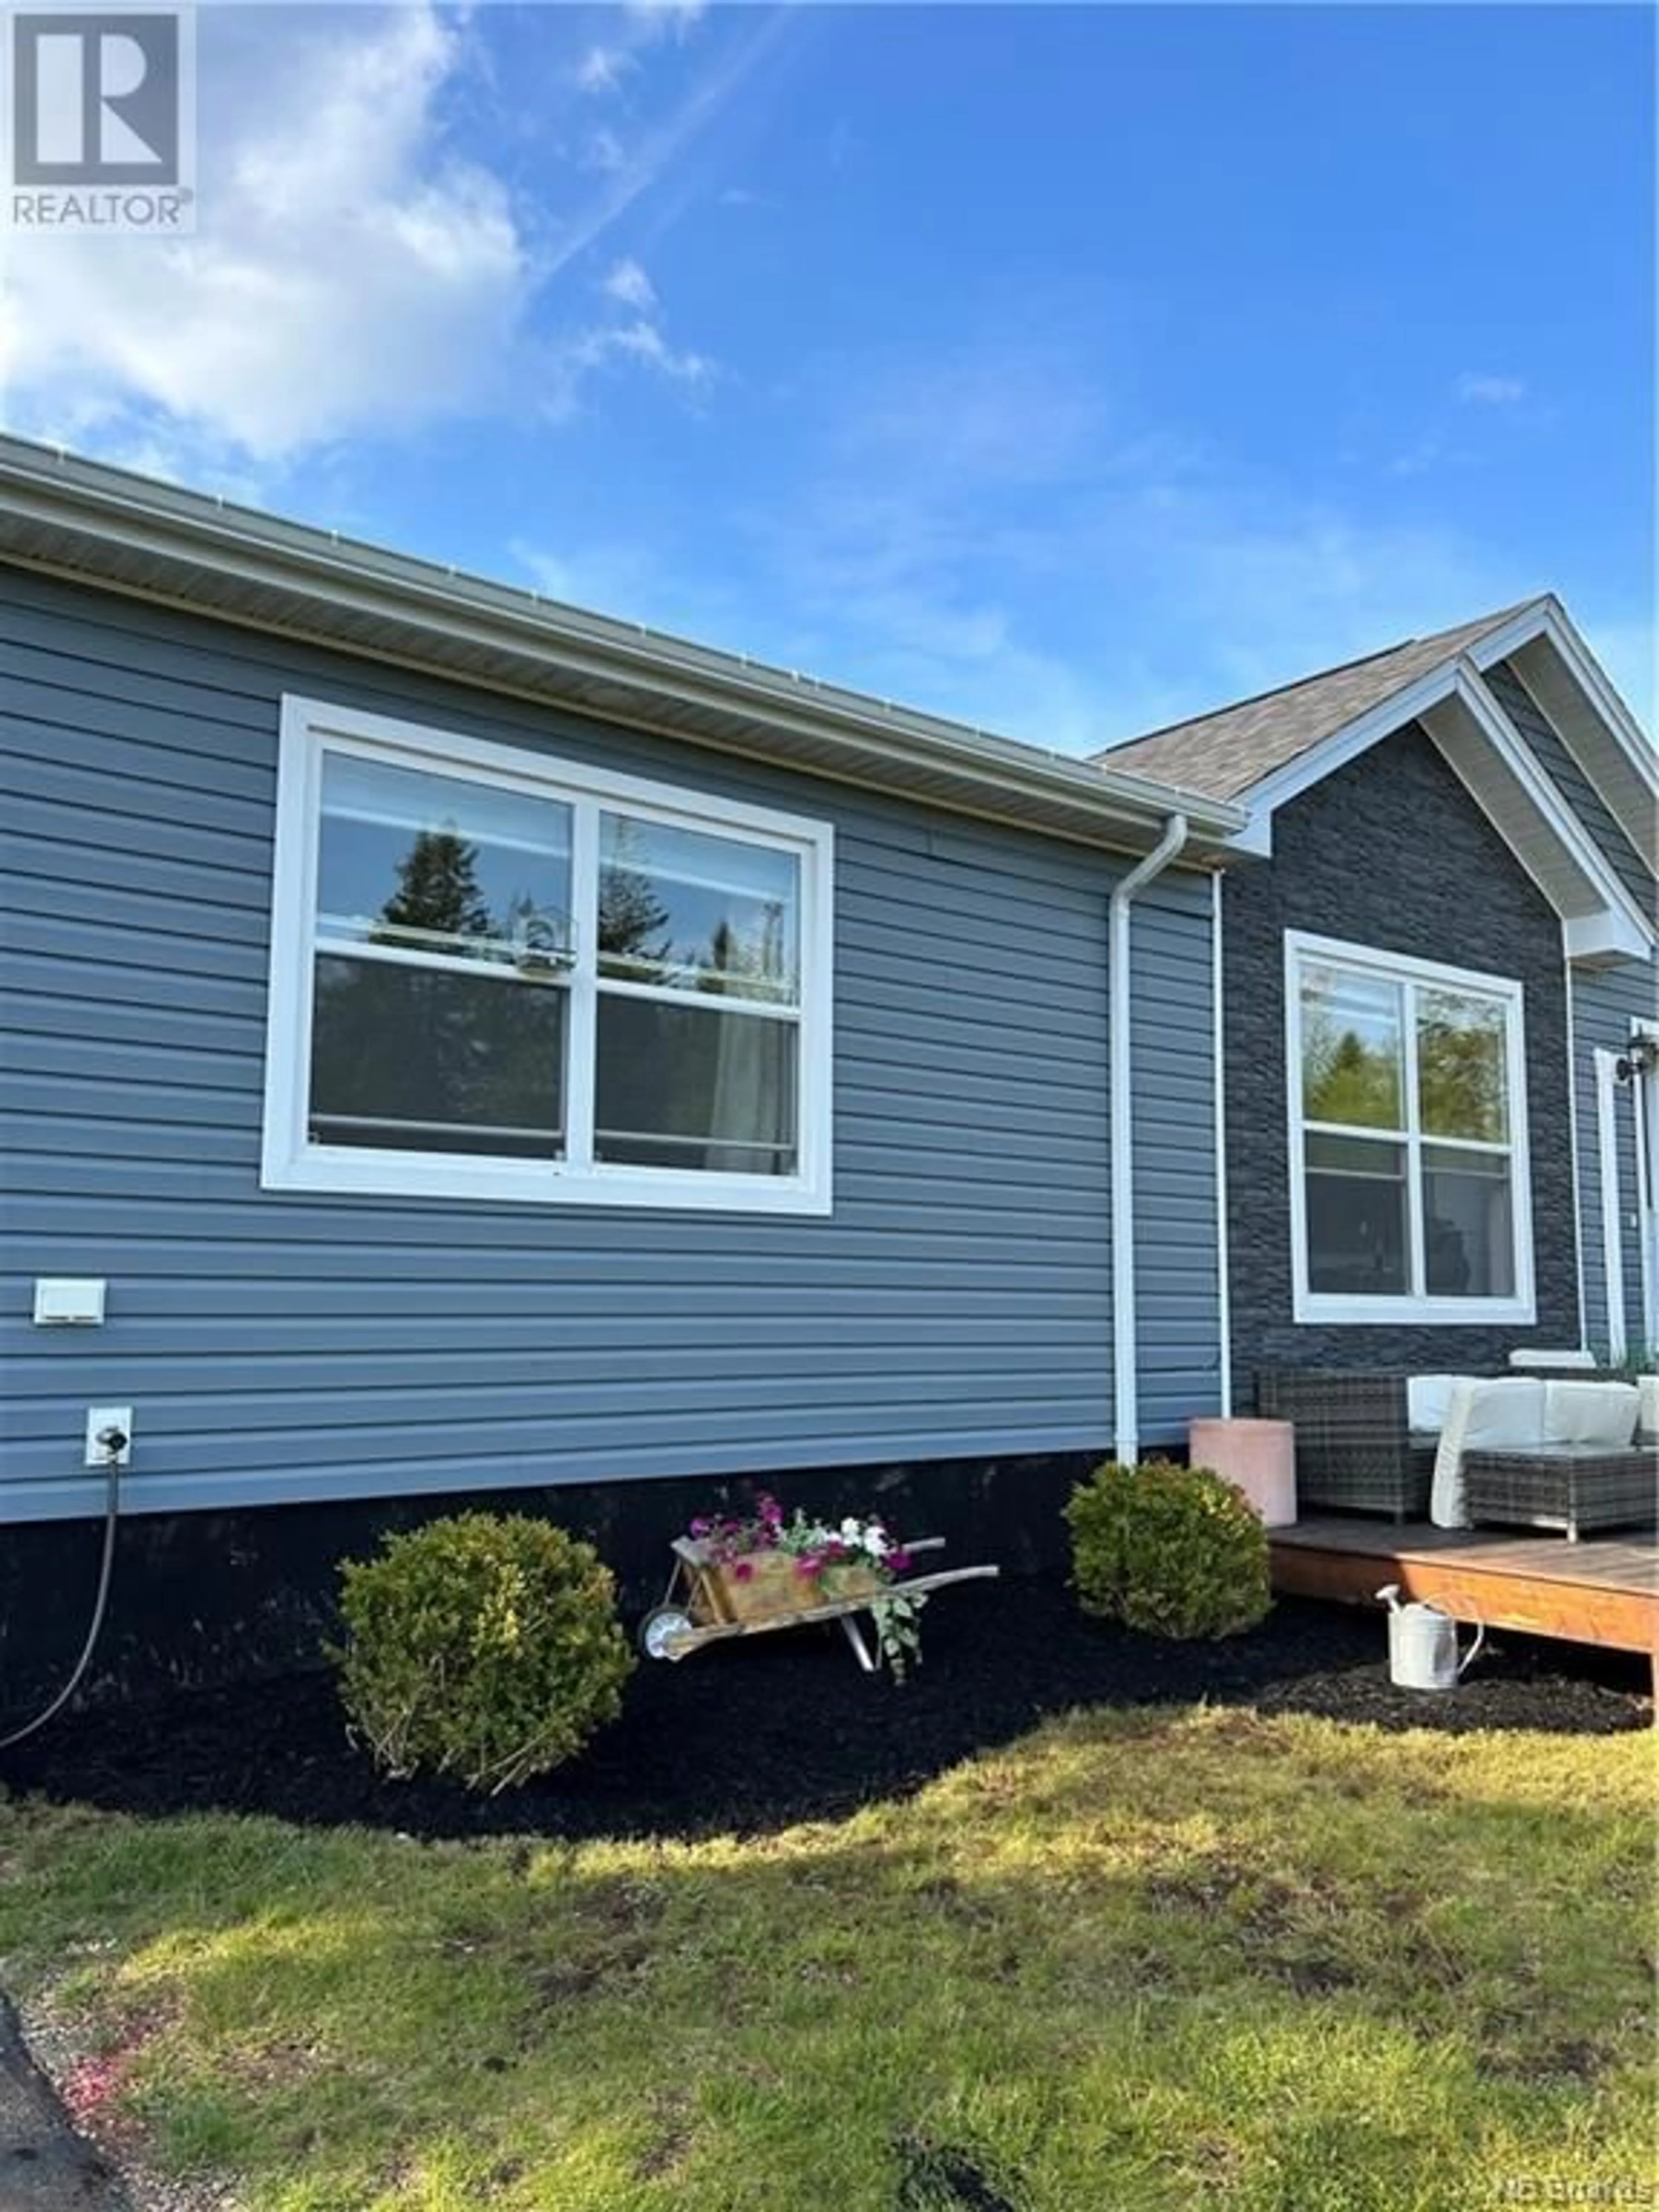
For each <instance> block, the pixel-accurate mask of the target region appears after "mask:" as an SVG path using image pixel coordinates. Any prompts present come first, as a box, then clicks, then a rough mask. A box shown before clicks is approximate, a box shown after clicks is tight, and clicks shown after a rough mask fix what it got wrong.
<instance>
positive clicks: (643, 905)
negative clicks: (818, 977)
mask: <svg viewBox="0 0 1659 2212" xmlns="http://www.w3.org/2000/svg"><path fill="white" fill-rule="evenodd" d="M799 878H800V866H799V861H798V860H796V858H795V856H794V854H793V853H782V852H779V851H778V850H777V849H776V848H775V847H773V846H770V845H750V844H745V843H741V842H738V840H737V839H735V838H731V837H710V836H704V835H703V834H702V832H701V831H699V830H696V829H671V828H668V827H666V826H665V825H664V824H663V823H658V822H640V821H635V820H634V819H633V818H632V817H628V816H624V815H621V814H605V815H602V816H601V817H600V824H599V973H600V974H601V975H606V976H611V977H613V978H615V979H616V980H617V981H622V982H629V983H659V984H669V985H672V986H674V987H678V988H679V989H681V990H686V991H704V992H712V993H718V994H721V995H723V996H725V997H727V998H745V999H771V1000H779V1001H782V1002H785V1003H787V1004H791V1005H793V1003H794V1001H795V999H796V996H797V994H798V988H799V966H800V962H799V928H800V883H799Z"/></svg>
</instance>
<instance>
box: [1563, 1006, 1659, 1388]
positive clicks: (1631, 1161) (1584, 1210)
mask: <svg viewBox="0 0 1659 2212" xmlns="http://www.w3.org/2000/svg"><path fill="white" fill-rule="evenodd" d="M1571 990H1572V1018H1573V1034H1574V1057H1573V1096H1574V1109H1575V1112H1576V1115H1577V1134H1578V1189H1579V1204H1580V1208H1581V1221H1582V1226H1583V1255H1584V1340H1585V1342H1586V1343H1587V1344H1589V1345H1591V1346H1595V1347H1596V1348H1598V1349H1604V1348H1605V1347H1606V1346H1607V1340H1608V1328H1607V1263H1606V1259H1605V1256H1604V1255H1605V1251H1606V1245H1605V1242H1604V1238H1603V1233H1602V1203H1603V1195H1604V1194H1603V1192H1602V1188H1601V1133H1600V1123H1599V1121H1598V1120H1597V1100H1596V1082H1595V1054H1596V1049H1597V1048H1598V1047H1600V1048H1601V1049H1602V1050H1604V1051H1607V1052H1621V1051H1622V1050H1623V1049H1624V1047H1625V1044H1626V1042H1627V1040H1628V1039H1629V1037H1630V1035H1631V1031H1632V1027H1633V1025H1634V1024H1636V1023H1637V1022H1638V1021H1645V1022H1652V1021H1659V975H1656V972H1655V969H1654V967H1653V965H1652V963H1647V964H1646V965H1639V966H1638V965H1637V964H1636V963H1630V964H1628V965H1626V966H1623V967H1619V968H1604V969H1578V970H1576V971H1575V972H1574V974H1573V976H1572V979H1571ZM1649 1080H1650V1086H1651V1087H1650V1093H1649V1095H1650V1097H1659V1079H1653V1078H1650V1079H1649ZM1613 1115H1614V1121H1613V1130H1614V1136H1615V1140H1616V1149H1617V1154H1618V1171H1619V1189H1618V1194H1617V1205H1618V1211H1619V1227H1620V1239H1619V1243H1620V1258H1621V1260H1622V1262H1623V1270H1622V1272H1623V1276H1624V1289H1625V1328H1626V1339H1627V1341H1628V1344H1629V1345H1630V1346H1632V1347H1634V1346H1638V1345H1640V1344H1641V1343H1642V1341H1643V1339H1644V1334H1645V1323H1644V1315H1643V1283H1642V1246H1641V1220H1640V1214H1639V1210H1638V1209H1639V1206H1640V1200H1641V1184H1640V1180H1639V1168H1638V1160H1637V1109H1636V1099H1635V1095H1634V1093H1633V1091H1632V1089H1631V1086H1630V1085H1628V1084H1621V1085H1619V1086H1618V1088H1617V1090H1616V1091H1615V1092H1614V1095H1613Z"/></svg>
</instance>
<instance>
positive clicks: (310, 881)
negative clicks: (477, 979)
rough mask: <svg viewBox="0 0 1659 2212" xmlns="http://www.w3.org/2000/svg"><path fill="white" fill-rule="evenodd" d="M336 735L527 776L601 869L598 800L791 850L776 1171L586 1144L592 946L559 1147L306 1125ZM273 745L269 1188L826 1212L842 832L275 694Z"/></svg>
mask: <svg viewBox="0 0 1659 2212" xmlns="http://www.w3.org/2000/svg"><path fill="white" fill-rule="evenodd" d="M328 750H337V751H342V752H353V753H356V755H357V756H359V757H364V756H368V757H373V756H374V754H375V753H376V752H379V753H380V755H381V757H385V758H386V759H389V760H391V761H392V762H395V763H398V764H399V765H402V766H406V767H411V768H416V769H425V770H427V771H428V772H429V773H432V774H438V775H450V776H452V777H457V778H467V777H471V780H473V781H477V782H479V783H481V784H485V785H488V786H489V787H493V788H495V789H497V790H500V789H503V788H507V789H512V790H516V791H519V792H525V791H532V792H534V793H536V795H538V796H539V797H550V798H556V799H560V800H562V801H563V802H565V803H567V804H568V805H570V806H571V808H572V810H573V814H574V829H575V841H574V852H573V861H574V860H579V859H580V854H582V852H583V851H584V850H585V849H587V848H588V847H591V851H590V852H589V859H590V861H592V866H590V868H589V870H588V878H589V882H590V885H591V884H592V881H593V879H594V878H595V876H596V872H597V860H596V856H597V829H596V828H595V826H594V821H593V820H592V819H589V818H587V817H595V816H596V814H597V810H598V809H599V807H601V806H605V805H615V806H620V807H625V808H627V809H628V810H629V811H630V812H632V813H637V814H640V815H641V816H645V817H650V818H652V819H655V820H658V821H661V822H665V823H669V824H670V825H671V826H677V827H684V828H690V829H699V830H702V831H703V832H705V833H707V834H709V835H712V836H729V837H732V838H734V839H736V838H741V839H746V840H748V841H749V842H753V843H766V844H770V845H773V846H775V847H776V848H780V849H781V850H785V851H787V852H789V853H791V854H793V855H794V856H795V857H796V859H797V860H798V861H799V884H800V891H801V916H800V945H801V951H800V995H799V1007H798V1008H797V1009H795V1010H793V1011H792V1012H791V1015H790V1019H791V1022H792V1025H793V1027H794V1028H795V1029H796V1030H797V1033H798V1035H799V1066H798V1073H797V1092H796V1101H797V1115H798V1125H799V1126H798V1154H797V1165H796V1172H795V1173H794V1174H793V1175H790V1176H757V1175H742V1174H738V1173H733V1172H720V1171H710V1172H703V1171H701V1170H696V1171H693V1170H678V1171H677V1170H672V1169H663V1168H634V1167H623V1166H620V1165H617V1164H610V1163H605V1162H601V1161H596V1160H594V1159H593V1158H592V1156H591V1155H592V1146H591V1143H586V1144H583V1145H582V1146H580V1150H578V1146H577V1140H578V1139H579V1138H580V1137H581V1136H583V1135H584V1134H591V1128H592V1117H591V1115H590V1114H588V1113H586V1111H585V1108H584V1104H583V1103H582V1101H581V1100H580V1098H579V1097H578V1094H579V1093H580V1091H582V1090H583V1089H584V1087H585V1086H586V1085H591V1084H592V1081H593V1080H594V1068H593V1063H592V1021H591V1020H589V1021H587V1022H586V1025H585V1026H584V1024H583V1023H582V1022H581V1021H580V1020H578V1019H577V1018H576V1016H577V1012H578V1009H579V1008H580V1005H581V1004H582V1002H584V1001H585V1000H586V999H587V998H589V997H591V995H592V993H593V991H594V988H595V982H594V973H593V966H592V954H591V951H590V953H589V954H588V956H587V958H586V963H579V965H578V967H577V969H576V970H575V971H574V973H573V977H572V981H571V986H570V998H571V1000H572V1014H571V1019H570V1022H569V1038H568V1044H567V1060H568V1080H569V1090H570V1104H569V1109H568V1115H567V1133H568V1140H569V1141H568V1146H567V1150H568V1153H569V1155H570V1157H569V1158H567V1159H563V1160H546V1161H543V1160H537V1161H526V1160H522V1159H516V1158H509V1157H505V1156H495V1157H491V1156H489V1155H483V1154H470V1153H444V1152H425V1153H423V1152H416V1151H414V1150H393V1149H384V1150H383V1149H378V1148H374V1147H369V1146H362V1147H349V1148H348V1147H344V1146H326V1145H318V1144H313V1143H312V1142H311V1141H310V1139H309V1137H308V1134H307V1126H308V1122H309V1118H310V1117H309V1091H310V1068H311V1020H312V973H313V955H314V944H313V939H314V926H313V917H314V915H315V913H316V904H317V897H316V891H317V852H318V843H319V836H318V831H319V820H320V813H321V797H322V766H323V760H324V756H325V752H326V751H328ZM278 763H279V765H278V775H277V787H276V832H275V850H274V860H273V868H272V882H271V896H270V970H269V998H268V1003H267V1015H266V1031H265V1082H264V1131H263V1136H262V1140H261V1157H260V1172H259V1182H260V1188H262V1189H265V1190H281V1191H313V1192H326V1193H331V1194H335V1195H337V1196H341V1197H383V1198H394V1199H398V1200H403V1201H405V1202H408V1203H420V1202H422V1201H425V1200H433V1199H459V1200H489V1201H494V1200H501V1201H507V1202H511V1203H518V1204H532V1205H583V1206H604V1207H611V1206H649V1207H662V1208H668V1209H674V1210H679V1209H689V1210H692V1211H696V1212H710V1211H715V1212H738V1213H761V1214H781V1213H787V1214H819V1215H823V1214H829V1212H832V1210H833V1152H834V1147H833V1132H832V1127H831V1115H832V1113H833V1109H834V1082H833V1057H834V1045H833V1038H834V1019H835V1014H834V989H835V977H834V876H835V833H834V830H833V829H832V828H831V826H830V824H829V823H825V822H817V821H811V820H808V819H806V818H805V817H801V816H797V815H791V814H783V813H780V812H776V811H774V810H772V809H769V808H765V807H759V806H754V805H745V804H743V803H741V802H738V801H735V800H733V801H730V802H728V801H727V800H726V799H723V798H717V797H714V796H712V795H708V794H704V793H702V792H700V791H698V790H696V789H695V788H691V787H683V786H679V785H673V784H661V783H656V782H652V781H647V780H645V779H643V778H641V777H639V776H633V775H620V774H617V772H615V771H613V770H611V769H600V768H590V767H588V766H587V765H586V764H585V763H578V762H574V761H566V760H563V759H561V758H558V757H555V756H553V755H551V754H546V753H542V752H537V751H532V750H528V749H526V750H519V749H517V748H514V747H513V746H508V745H500V744H494V743H490V742H488V741H485V740H483V739H478V738H468V737H465V736H462V735H459V734H457V733H454V732H448V731H444V730H439V729H435V728H433V727H431V726H427V725H423V724H416V723H410V722H404V721H401V720H392V719H390V718H388V717H386V716H384V715H377V714H359V713H357V712H356V711H355V710H345V709H342V708H337V707H334V706H331V705H328V704H325V703H323V702H319V701H316V700H312V699H306V698H300V697H295V696H292V695H289V696H285V697H284V698H283V705H282V718H281V727H280V750H279V756H278ZM584 825H585V826H584ZM585 836H586V846H585V845H584V838H585ZM506 987H511V986H510V984H509V985H507V986H506ZM589 1011H590V1012H591V1009H590V1010H589ZM749 1018H751V1019H761V1018H763V1017H762V1016H761V1015H759V1014H755V1015H751V1016H750V1017H749ZM584 1036H585V1037H586V1042H587V1047H588V1049H587V1051H586V1054H585V1055H584V1054H581V1053H580V1052H579V1050H578V1045H579V1042H580V1039H581V1038H582V1037H584Z"/></svg>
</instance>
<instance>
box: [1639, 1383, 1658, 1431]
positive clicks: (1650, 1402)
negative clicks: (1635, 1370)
mask: <svg viewBox="0 0 1659 2212" xmlns="http://www.w3.org/2000/svg"><path fill="white" fill-rule="evenodd" d="M1636 1396H1637V1401H1638V1405H1639V1406H1640V1408H1641V1410H1640V1412H1639V1413H1638V1414H1637V1417H1636V1425H1637V1427H1638V1429H1639V1430H1640V1431H1641V1432H1642V1434H1643V1435H1644V1437H1659V1375H1638V1376H1637V1378H1636Z"/></svg>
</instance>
